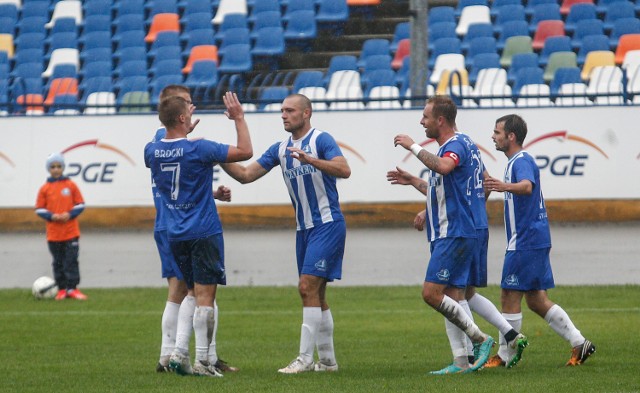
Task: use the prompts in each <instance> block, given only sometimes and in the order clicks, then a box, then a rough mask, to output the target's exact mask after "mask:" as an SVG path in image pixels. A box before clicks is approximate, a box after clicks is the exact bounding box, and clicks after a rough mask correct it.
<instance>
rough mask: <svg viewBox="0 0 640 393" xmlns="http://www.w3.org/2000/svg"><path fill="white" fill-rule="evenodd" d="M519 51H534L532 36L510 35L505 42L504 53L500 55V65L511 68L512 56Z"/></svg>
mask: <svg viewBox="0 0 640 393" xmlns="http://www.w3.org/2000/svg"><path fill="white" fill-rule="evenodd" d="M518 53H533V47H532V43H531V37H529V36H514V37H509V38H508V39H507V41H506V42H505V45H504V49H503V50H502V55H501V56H500V65H501V66H502V67H505V68H509V66H511V58H512V57H513V56H514V55H516V54H518Z"/></svg>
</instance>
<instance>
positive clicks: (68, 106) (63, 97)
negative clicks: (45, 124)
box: [48, 94, 80, 116]
mask: <svg viewBox="0 0 640 393" xmlns="http://www.w3.org/2000/svg"><path fill="white" fill-rule="evenodd" d="M78 104H79V103H78V96H77V95H76V94H58V95H56V96H55V97H54V99H53V102H52V103H51V106H50V107H49V111H48V113H50V114H53V115H56V116H69V115H71V116H74V115H79V114H80V109H79V105H78Z"/></svg>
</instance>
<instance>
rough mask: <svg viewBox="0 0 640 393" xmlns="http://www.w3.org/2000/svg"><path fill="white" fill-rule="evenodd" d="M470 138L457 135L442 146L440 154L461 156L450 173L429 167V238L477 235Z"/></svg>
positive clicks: (430, 239) (431, 239)
mask: <svg viewBox="0 0 640 393" xmlns="http://www.w3.org/2000/svg"><path fill="white" fill-rule="evenodd" d="M472 143H473V142H471V140H470V139H468V137H467V138H465V137H464V136H462V135H458V134H456V135H454V136H452V137H451V138H450V139H449V140H448V141H446V142H445V143H444V144H443V145H442V146H440V149H439V150H438V156H439V157H444V156H445V154H452V155H455V156H457V159H458V160H459V161H458V165H457V166H456V167H455V169H454V170H453V171H451V172H450V173H449V174H448V175H446V176H443V175H441V174H439V173H437V172H435V171H433V170H430V171H429V180H428V182H429V192H428V193H427V220H428V222H427V224H428V225H427V238H428V239H429V241H434V240H437V239H442V238H454V237H476V229H475V223H474V222H473V217H472V212H471V197H470V196H471V193H472V188H471V187H472V184H471V183H472V178H473V175H474V164H473V158H472V155H471V151H470V147H469V146H470V144H472Z"/></svg>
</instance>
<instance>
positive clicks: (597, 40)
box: [576, 34, 610, 67]
mask: <svg viewBox="0 0 640 393" xmlns="http://www.w3.org/2000/svg"><path fill="white" fill-rule="evenodd" d="M583 41H584V42H583V43H582V46H581V47H580V50H578V56H577V57H576V62H577V63H578V65H579V66H581V67H582V65H583V64H584V61H585V59H586V58H587V54H588V53H589V52H592V51H594V50H607V51H608V50H609V49H610V48H609V37H607V36H606V35H604V34H594V35H588V36H586V37H584V40H583Z"/></svg>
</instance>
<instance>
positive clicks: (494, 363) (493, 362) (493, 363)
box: [482, 355, 506, 368]
mask: <svg viewBox="0 0 640 393" xmlns="http://www.w3.org/2000/svg"><path fill="white" fill-rule="evenodd" d="M504 366H506V363H505V362H504V360H502V359H501V358H500V356H498V355H493V356H491V357H490V358H489V360H487V362H486V363H485V364H484V366H482V368H495V367H504Z"/></svg>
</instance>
